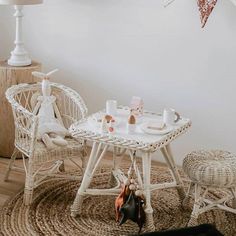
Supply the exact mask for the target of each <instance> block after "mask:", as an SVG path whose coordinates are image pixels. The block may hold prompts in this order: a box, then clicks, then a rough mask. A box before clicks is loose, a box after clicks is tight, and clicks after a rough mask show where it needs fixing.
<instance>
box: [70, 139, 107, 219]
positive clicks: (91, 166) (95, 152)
mask: <svg viewBox="0 0 236 236" xmlns="http://www.w3.org/2000/svg"><path fill="white" fill-rule="evenodd" d="M107 147H108V146H107V145H106V146H105V147H104V149H103V151H102V153H101V154H100V150H101V149H102V144H101V143H100V144H98V143H96V142H94V143H93V147H92V150H91V154H90V157H89V160H88V164H87V166H86V169H85V172H84V176H83V180H82V182H81V185H80V188H79V190H78V192H77V194H76V197H75V200H74V203H73V205H72V206H71V216H73V217H75V216H76V215H78V214H79V213H80V210H81V205H82V203H83V199H84V194H85V192H86V189H87V188H88V187H89V185H90V183H91V180H92V177H93V174H94V172H95V170H96V168H97V167H98V164H99V162H100V161H101V159H102V157H103V156H104V154H105V152H106V150H107ZM99 154H100V155H99Z"/></svg>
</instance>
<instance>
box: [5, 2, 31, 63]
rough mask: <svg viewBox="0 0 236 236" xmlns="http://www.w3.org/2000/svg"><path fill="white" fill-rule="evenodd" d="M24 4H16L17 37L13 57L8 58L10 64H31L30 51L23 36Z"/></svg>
mask: <svg viewBox="0 0 236 236" xmlns="http://www.w3.org/2000/svg"><path fill="white" fill-rule="evenodd" d="M22 9H23V5H15V10H16V12H15V14H14V16H15V17H16V39H15V45H16V46H15V49H14V50H13V51H12V52H11V58H10V59H9V60H8V65H10V66H28V65H31V60H30V58H29V55H28V52H27V51H26V50H25V48H24V42H23V37H22V18H23V16H24V15H23V12H22Z"/></svg>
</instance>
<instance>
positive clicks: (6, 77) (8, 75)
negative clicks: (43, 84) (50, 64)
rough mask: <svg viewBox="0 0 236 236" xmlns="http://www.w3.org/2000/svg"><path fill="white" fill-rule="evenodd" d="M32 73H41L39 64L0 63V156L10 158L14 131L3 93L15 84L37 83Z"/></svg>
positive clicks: (9, 109) (11, 117) (9, 108)
mask: <svg viewBox="0 0 236 236" xmlns="http://www.w3.org/2000/svg"><path fill="white" fill-rule="evenodd" d="M33 71H41V64H40V63H37V62H33V63H32V64H31V65H30V66H26V67H14V66H9V65H8V64H7V62H6V61H0V156H1V157H11V155H12V152H13V150H14V139H15V129H14V121H13V115H12V109H11V106H10V104H9V103H8V101H7V99H6V97H5V92H6V90H7V89H8V88H9V87H11V86H12V85H15V84H20V83H32V82H37V81H38V79H37V78H36V77H34V76H32V74H31V73H32V72H33Z"/></svg>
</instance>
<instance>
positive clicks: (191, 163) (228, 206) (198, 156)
mask: <svg viewBox="0 0 236 236" xmlns="http://www.w3.org/2000/svg"><path fill="white" fill-rule="evenodd" d="M183 170H184V172H185V173H186V175H187V176H188V177H189V179H190V180H191V183H190V185H189V189H188V192H187V195H186V198H185V199H184V201H183V206H184V207H186V206H187V204H188V201H189V198H190V196H191V195H193V197H194V206H193V211H192V214H191V219H190V221H189V223H188V225H189V226H193V225H196V224H197V223H198V222H197V219H198V216H199V215H200V214H202V213H204V212H206V211H209V210H212V209H215V208H220V209H222V210H226V211H229V212H232V213H235V214H236V209H235V206H236V200H235V199H236V156H235V155H233V154H232V153H230V152H226V151H221V150H212V151H204V150H201V151H194V152H191V153H189V154H188V155H187V156H186V157H185V159H184V161H183ZM214 189H218V190H219V189H221V190H222V197H221V198H220V199H219V198H218V199H209V198H208V192H209V191H214ZM230 200H233V201H230Z"/></svg>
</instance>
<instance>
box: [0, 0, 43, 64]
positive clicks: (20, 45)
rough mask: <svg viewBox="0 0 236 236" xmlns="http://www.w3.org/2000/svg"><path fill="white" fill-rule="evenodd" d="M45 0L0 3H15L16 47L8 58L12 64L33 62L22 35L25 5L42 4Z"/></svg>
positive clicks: (18, 0)
mask: <svg viewBox="0 0 236 236" xmlns="http://www.w3.org/2000/svg"><path fill="white" fill-rule="evenodd" d="M42 2H43V0H0V5H14V6H15V10H16V12H15V14H14V16H15V17H16V39H15V49H14V50H13V51H12V52H11V57H10V59H9V60H8V64H9V65H11V66H28V65H30V64H31V59H30V57H29V55H28V52H27V51H26V50H25V48H24V42H23V37H22V18H23V16H24V15H23V12H22V10H23V6H24V5H34V4H40V3H42Z"/></svg>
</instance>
